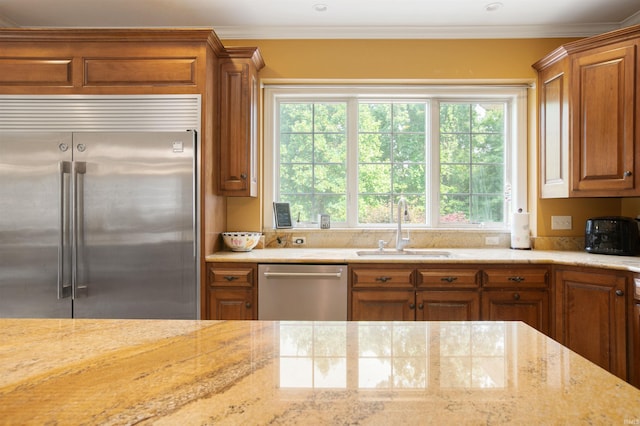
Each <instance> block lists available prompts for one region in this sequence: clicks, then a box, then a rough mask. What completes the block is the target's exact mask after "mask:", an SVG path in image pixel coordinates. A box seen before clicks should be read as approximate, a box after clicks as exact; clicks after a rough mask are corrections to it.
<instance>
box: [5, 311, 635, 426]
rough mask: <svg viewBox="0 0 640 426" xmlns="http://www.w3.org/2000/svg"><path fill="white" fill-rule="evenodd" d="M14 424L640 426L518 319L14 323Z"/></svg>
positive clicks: (606, 385) (579, 363) (604, 383)
mask: <svg viewBox="0 0 640 426" xmlns="http://www.w3.org/2000/svg"><path fill="white" fill-rule="evenodd" d="M0 335H1V336H2V339H0V371H1V372H2V375H1V376H0V424H10V425H11V424H20V425H25V424H65V425H70V424H134V423H135V424H171V425H175V424H185V425H186V424H188V425H194V424H216V425H217V424H233V425H236V424H269V423H276V424H363V425H364V424H380V425H382V424H384V425H389V424H403V425H409V424H489V423H491V424H568V423H577V424H621V425H622V424H638V423H639V422H640V390H638V389H636V388H634V387H632V386H631V385H629V384H627V383H625V382H624V381H622V380H620V379H618V378H617V377H615V376H613V375H611V374H609V373H607V372H606V371H604V370H603V369H601V368H599V367H597V366H595V365H594V364H592V363H590V362H588V361H586V360H585V359H584V358H582V357H580V356H578V355H576V354H575V353H573V352H571V351H570V350H568V349H567V348H565V347H563V346H561V345H560V344H558V343H557V342H555V341H553V340H551V339H549V338H547V337H545V336H544V335H543V334H541V333H539V332H537V331H536V330H534V329H533V328H531V327H529V326H527V325H525V324H523V323H518V322H491V323H487V322H455V323H447V322H415V323H405V322H402V323H399V322H267V321H188V320H173V321H172V320H82V319H76V320H72V319H2V320H0Z"/></svg>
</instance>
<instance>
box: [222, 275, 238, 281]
mask: <svg viewBox="0 0 640 426" xmlns="http://www.w3.org/2000/svg"><path fill="white" fill-rule="evenodd" d="M224 279H225V280H227V281H234V280H237V279H238V277H236V276H233V275H225V276H224Z"/></svg>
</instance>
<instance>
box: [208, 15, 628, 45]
mask: <svg viewBox="0 0 640 426" xmlns="http://www.w3.org/2000/svg"><path fill="white" fill-rule="evenodd" d="M637 18H638V19H640V16H638V17H637ZM621 26H622V25H621V24H620V23H599V24H588V25H587V24H581V25H562V26H559V25H553V26H552V25H530V26H527V25H509V26H465V27H461V26H455V27H406V26H397V27H309V26H290V27H269V26H253V27H230V26H216V27H215V31H216V34H218V36H219V37H220V38H221V39H227V40H232V39H236V40H242V39H245V40H248V39H254V40H263V39H487V38H492V39H493V38H552V37H558V38H564V37H589V36H593V35H596V34H602V33H605V32H608V31H612V30H617V29H619V28H620V27H621Z"/></svg>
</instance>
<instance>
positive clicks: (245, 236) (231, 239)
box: [222, 232, 262, 251]
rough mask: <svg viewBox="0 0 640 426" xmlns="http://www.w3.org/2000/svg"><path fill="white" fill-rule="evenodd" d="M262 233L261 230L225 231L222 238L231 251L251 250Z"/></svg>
mask: <svg viewBox="0 0 640 426" xmlns="http://www.w3.org/2000/svg"><path fill="white" fill-rule="evenodd" d="M261 235H262V233H261V232H223V233H222V239H223V240H224V243H225V244H226V245H227V246H228V247H229V248H230V249H231V251H251V250H253V248H254V247H255V246H256V245H257V244H258V242H259V241H260V236H261Z"/></svg>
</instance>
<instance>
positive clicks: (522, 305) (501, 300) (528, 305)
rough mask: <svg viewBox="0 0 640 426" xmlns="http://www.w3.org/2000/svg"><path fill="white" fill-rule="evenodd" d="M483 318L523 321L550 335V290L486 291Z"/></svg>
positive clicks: (487, 319) (483, 298)
mask: <svg viewBox="0 0 640 426" xmlns="http://www.w3.org/2000/svg"><path fill="white" fill-rule="evenodd" d="M482 319H483V320H485V321H523V322H525V323H527V324H529V325H530V326H531V327H534V328H536V329H538V330H539V331H541V332H543V333H544V334H546V335H549V292H548V291H532V290H524V291H522V290H507V291H485V292H483V293H482Z"/></svg>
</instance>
